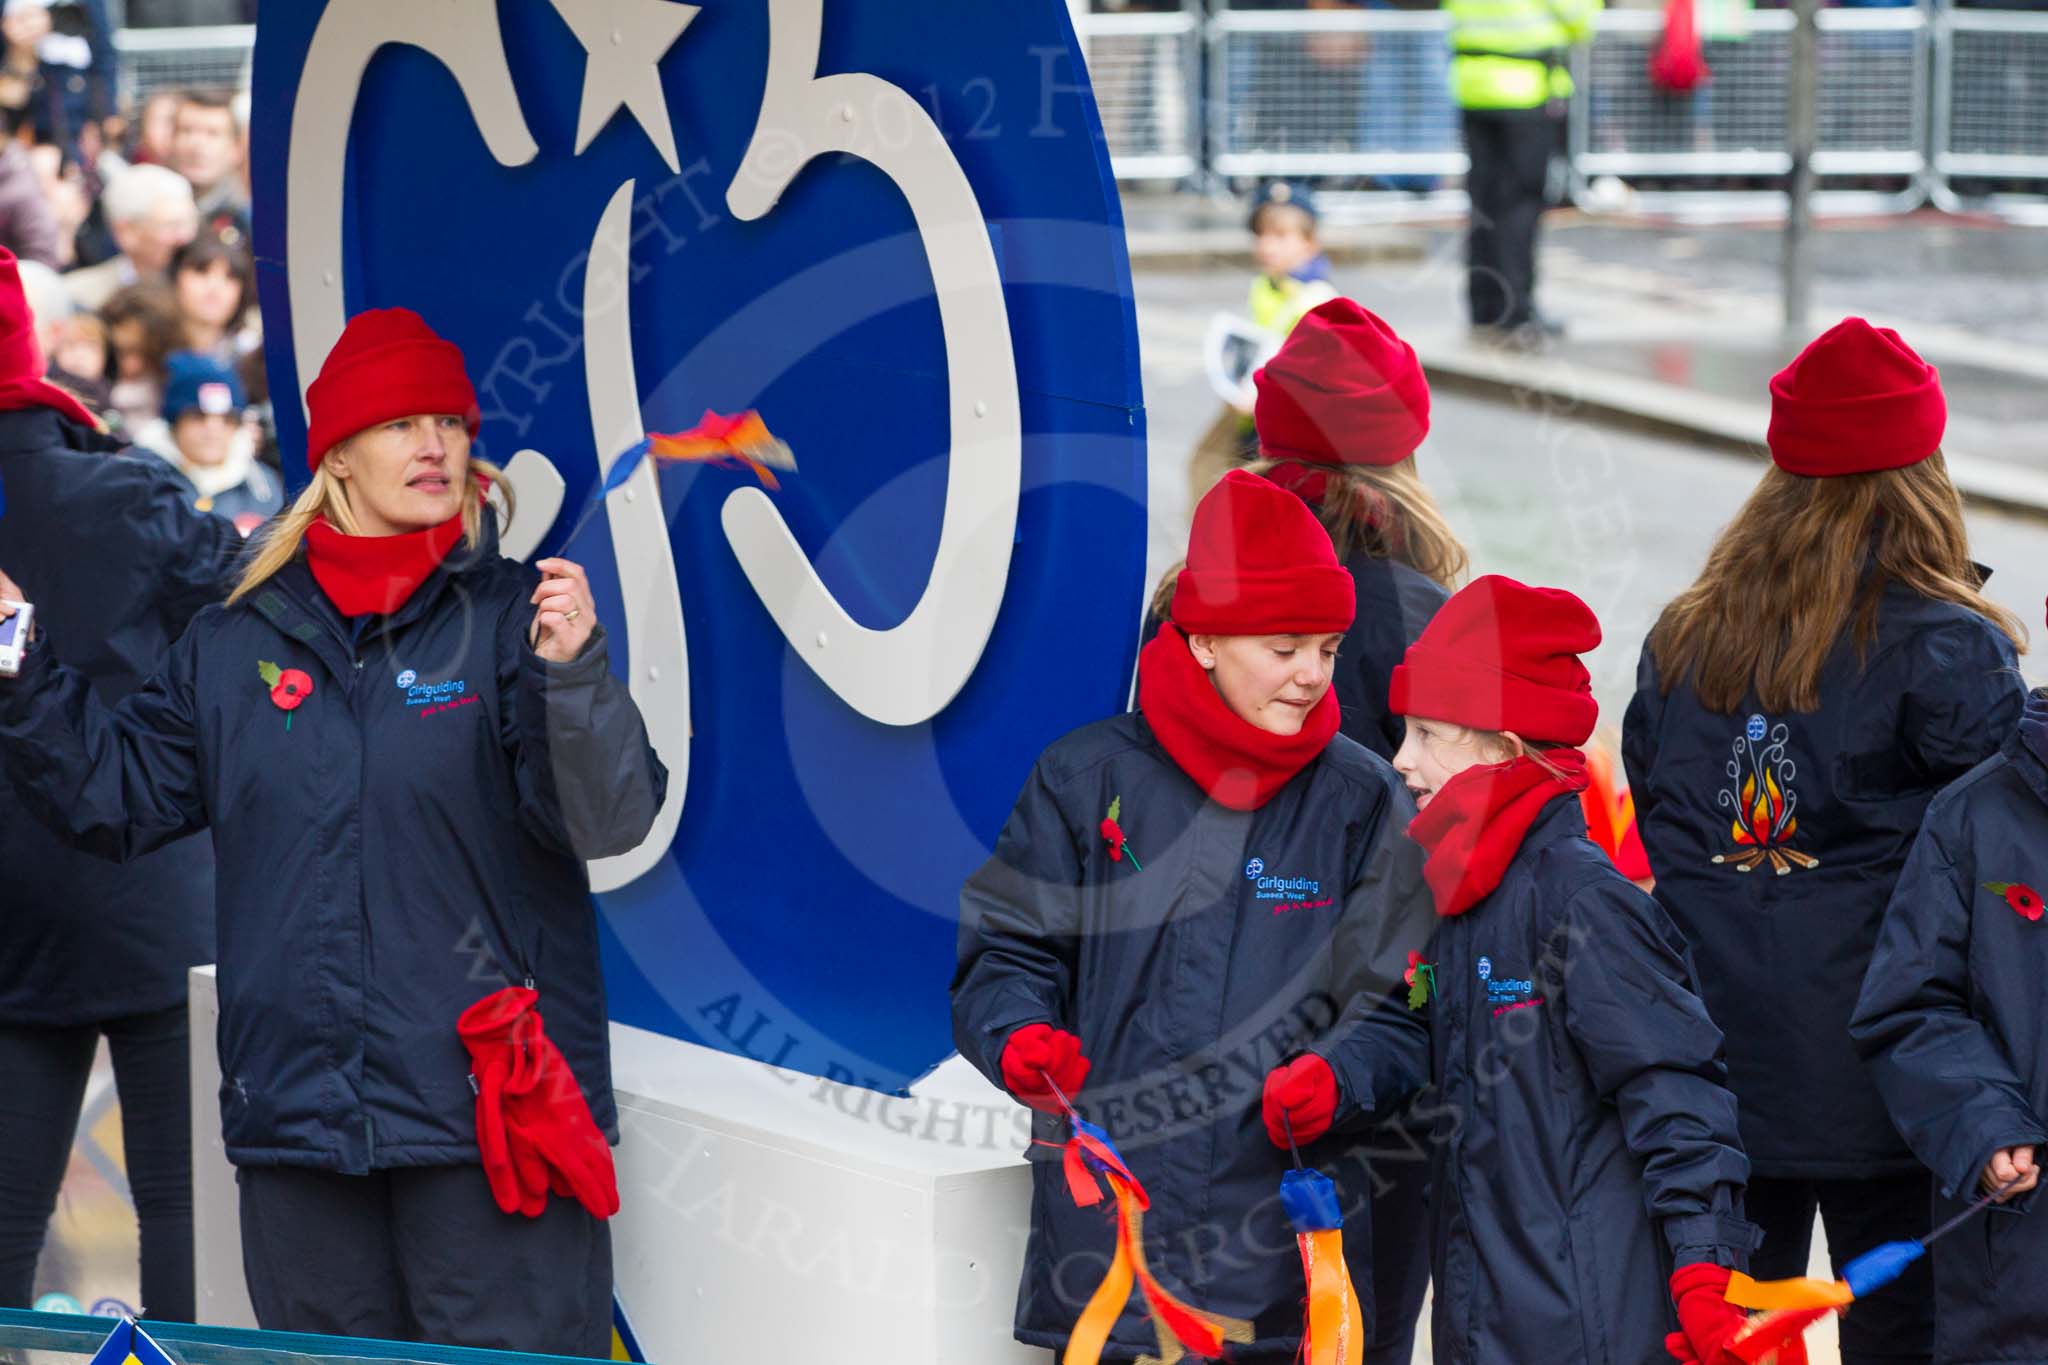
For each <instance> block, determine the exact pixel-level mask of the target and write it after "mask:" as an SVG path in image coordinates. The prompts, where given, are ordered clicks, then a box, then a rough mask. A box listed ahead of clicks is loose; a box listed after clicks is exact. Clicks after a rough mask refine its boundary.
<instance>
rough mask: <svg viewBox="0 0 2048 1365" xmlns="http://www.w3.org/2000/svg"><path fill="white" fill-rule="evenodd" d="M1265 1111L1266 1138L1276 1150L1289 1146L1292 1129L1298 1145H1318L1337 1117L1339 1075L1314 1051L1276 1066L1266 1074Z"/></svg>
mask: <svg viewBox="0 0 2048 1365" xmlns="http://www.w3.org/2000/svg"><path fill="white" fill-rule="evenodd" d="M1265 1110H1266V1136H1267V1137H1269V1138H1271V1139H1272V1140H1273V1145H1274V1146H1275V1147H1285V1146H1286V1145H1287V1133H1288V1129H1289V1128H1290V1127H1292V1129H1293V1132H1294V1140H1295V1141H1296V1142H1297V1143H1301V1142H1314V1141H1315V1140H1316V1139H1317V1138H1319V1137H1321V1136H1322V1135H1323V1134H1325V1133H1327V1132H1329V1131H1330V1120H1332V1119H1334V1118H1336V1117H1337V1073H1336V1072H1334V1071H1332V1070H1330V1064H1329V1063H1328V1062H1326V1061H1324V1060H1323V1059H1322V1058H1320V1057H1318V1056H1316V1055H1315V1054H1314V1053H1313V1052H1304V1053H1303V1054H1302V1055H1301V1056H1299V1057H1296V1058H1295V1059H1294V1060H1293V1061H1291V1062H1288V1063H1286V1064H1285V1065H1284V1066H1277V1067H1274V1068H1273V1069H1272V1070H1271V1071H1269V1072H1267V1073H1266V1106H1265ZM1283 1114H1284V1115H1286V1118H1287V1122H1286V1123H1284V1124H1283V1123H1282V1122H1281V1121H1280V1120H1281V1116H1282V1115H1283Z"/></svg>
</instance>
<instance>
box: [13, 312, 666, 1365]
mask: <svg viewBox="0 0 2048 1365" xmlns="http://www.w3.org/2000/svg"><path fill="white" fill-rule="evenodd" d="M307 399H308V404H309V407H310V409H311V415H312V420H311V431H310V434H309V439H308V456H309V459H308V462H309V464H310V465H311V466H312V470H313V477H312V482H311V483H310V484H309V485H308V487H307V488H306V490H305V492H303V493H302V494H301V495H300V496H299V498H298V500H297V501H296V502H295V503H294V504H293V505H292V506H291V507H289V508H288V509H286V510H285V511H284V512H283V513H282V514H280V515H279V516H278V517H277V518H276V519H275V520H273V522H272V523H271V529H270V530H269V531H268V532H267V533H266V535H265V537H264V539H263V540H262V541H261V542H260V546H259V548H258V549H257V551H256V553H255V555H254V557H253V559H252V560H251V561H250V562H249V564H248V566H247V567H246V569H245V570H244V571H243V573H242V577H241V580H240V583H239V584H238V586H237V587H236V588H235V590H234V593H233V595H232V597H231V598H230V599H229V602H228V604H227V606H225V607H224V608H223V607H213V608H209V609H208V610H207V611H205V612H203V613H201V614H200V615H199V617H198V618H197V619H196V620H195V621H194V622H193V624H192V626H191V628H190V629H189V630H188V631H187V632H186V633H185V635H184V636H183V638H182V639H181V640H180V641H179V642H178V643H177V644H176V645H175V646H174V647H173V648H172V649H171V651H170V653H169V654H168V655H167V656H166V657H165V659H164V660H163V662H162V665H161V671H159V672H158V674H157V675H156V676H155V677H154V678H152V679H151V680H150V681H149V682H148V683H146V684H145V685H144V686H143V687H142V688H141V689H140V690H139V691H137V692H136V693H134V694H133V695H132V696H130V697H128V698H127V699H126V700H124V701H123V702H122V703H121V704H120V705H119V706H118V707H116V708H114V709H112V710H109V709H107V708H105V707H104V706H102V705H101V704H99V703H98V702H97V701H95V700H94V699H93V697H92V696H91V694H90V692H89V690H88V688H87V686H86V683H85V679H84V678H83V677H82V676H81V675H80V674H78V673H76V672H74V671H73V670H72V669H70V668H68V667H66V666H64V665H63V664H61V663H59V662H58V661H57V659H56V658H54V657H53V650H52V647H51V645H50V644H49V643H48V642H39V643H38V644H37V645H36V646H35V647H34V648H32V649H31V651H30V653H29V656H28V660H27V663H26V665H25V666H24V668H23V669H22V671H21V674H20V676H19V677H18V678H13V679H8V678H0V764H4V767H5V770H6V773H7V775H8V776H9V777H11V778H12V779H13V781H14V783H15V785H16V787H17V788H18V789H19V790H20V792H21V794H22V797H23V800H24V802H25V803H26V804H27V805H29V807H30V808H31V809H32V810H33V811H34V812H35V813H36V814H37V816H38V817H40V818H41V819H43V820H44V821H45V823H47V824H49V825H50V827H51V828H52V829H53V830H55V831H56V832H57V833H58V834H59V835H60V837H63V838H65V839H67V840H68V841H70V842H71V843H73V844H74V845H76V846H77V847H80V848H83V849H86V850H88V851H91V852H94V853H98V854H100V855H102V856H105V857H108V858H113V859H125V858H129V857H133V856H137V855H140V854H142V853H145V852H147V851H148V850H150V849H153V848H156V847H158V846H159V845H162V844H164V843H166V842H167V841H169V840H172V839H175V838H177V837H178V836H180V835H183V834H188V833H191V832H193V831H196V830H199V829H210V830H211V831H212V834H213V843H214V848H215V851H216V855H217V859H218V869H219V875H218V881H217V891H216V921H217V926H218V934H219V956H218V958H217V961H218V963H219V968H220V1011H221V1012H220V1027H219V1047H220V1064H221V1076H222V1083H221V1097H220V1098H221V1123H222V1129H223V1135H224V1137H225V1139H226V1145H227V1154H228V1158H229V1160H231V1161H233V1162H234V1163H235V1165H236V1166H237V1168H238V1181H239V1185H240V1190H241V1226H242V1249H243V1263H244V1267H245V1269H246V1270H247V1272H248V1281H249V1292H250V1298H251V1300H252V1301H253V1303H254V1305H255V1308H256V1315H257V1319H258V1321H259V1322H260V1323H261V1324H262V1325H263V1326H264V1327H266V1328H273V1329H281V1330H288V1331H302V1332H320V1333H327V1334H332V1335H341V1336H358V1337H383V1338H399V1339H407V1340H415V1341H426V1342H434V1343H439V1344H446V1345H462V1346H486V1347H498V1348H504V1349H509V1350H518V1351H532V1352H548V1353H553V1354H558V1355H589V1356H604V1355H608V1354H609V1349H608V1348H609V1343H610V1332H611V1246H610V1240H609V1234H608V1232H607V1230H606V1224H605V1223H604V1222H603V1219H604V1218H606V1217H608V1216H609V1215H610V1214H611V1213H613V1212H615V1211H616V1210H617V1208H618V1193H617V1186H616V1182H615V1181H614V1179H613V1177H612V1170H611V1154H610V1149H609V1146H608V1145H607V1143H608V1139H612V1138H615V1136H616V1131H617V1120H616V1115H615V1111H614V1107H613V1101H612V1091H611V1083H610V1075H609V1068H608V1057H609V1051H608V1042H607V1033H606V1023H605V1007H604V982H603V979H602V977H601V975H600V972H599V967H598V957H597V935H596V925H595V921H594V919H593V917H592V910H591V906H590V896H589V882H588V879H587V878H586V876H585V873H584V862H585V860H587V859H592V858H600V857H606V856H610V855H613V854H617V853H622V852H625V851H626V850H628V849H631V848H632V847H634V846H635V845H636V844H638V843H639V841H640V840H641V839H642V838H643V837H644V836H645V835H646V833H647V831H648V829H649V828H650V827H651V825H652V823H653V819H654V814H655V812H656V810H657V809H658V808H659V806H660V803H661V796H662V791H663V787H664V784H665V782H666V773H665V771H664V769H663V768H662V765H661V763H660V761H659V760H658V759H656V757H655V756H654V754H653V752H652V750H651V749H650V748H649V747H648V744H647V737H646V733H645V730H644V728H643V727H642V725H641V722H640V716H639V713H638V712H637V711H636V710H635V709H634V706H633V702H632V700H631V698H630V697H629V696H628V695H627V692H626V689H625V688H624V687H623V686H622V685H620V684H619V682H618V681H617V680H616V679H615V678H614V677H613V676H612V672H611V668H610V662H609V658H608V653H607V648H606V639H605V635H604V632H603V630H602V628H601V627H600V626H599V625H598V623H597V619H596V608H595V606H594V604H593V602H592V600H591V596H590V589H589V587H588V586H587V584H586V583H585V581H584V575H583V571H582V570H581V569H580V568H578V567H577V566H576V565H574V564H571V563H569V562H568V561H566V560H547V561H543V562H542V563H541V564H540V565H539V566H537V569H538V571H536V570H535V569H528V568H526V567H524V566H522V565H519V564H516V563H513V562H512V561H510V560H507V559H505V558H503V557H501V556H500V555H499V554H498V552H497V543H498V542H497V536H498V519H497V517H496V516H495V515H494V514H493V510H492V508H491V505H490V503H489V502H488V501H487V490H488V481H489V480H490V478H491V477H492V475H493V473H494V471H493V470H492V469H491V467H490V466H489V465H486V464H484V463H483V462H482V461H481V460H476V459H473V458H471V453H470V443H471V441H472V440H473V438H474V437H475V434H476V430H477V405H476V396H475V393H474V391H473V390H472V388H471V386H470V382H469V379H468V376H467V374H466V373H465V371H464V366H463V362H462V355H461V353H460V352H459V351H458V350H457V349H456V348H455V347H454V346H453V345H452V344H450V343H449V342H447V341H445V340H443V339H441V338H440V337H438V336H436V335H435V334H434V332H433V331H432V330H431V329H430V328H429V327H428V326H427V325H426V323H425V322H423V321H422V320H421V319H420V318H419V317H418V316H417V315H416V314H414V313H411V312H409V311H407V310H405V309H397V308H393V309H383V310H379V311H376V312H370V313H365V314H362V315H360V316H358V317H356V318H354V319H353V320H351V321H350V323H349V325H348V328H347V330H345V331H344V332H343V334H342V337H341V339H340V340H339V341H338V342H337V343H336V344H335V347H334V350H333V352H332V353H330V354H329V356H328V358H327V361H326V363H325V364H324V365H323V366H322V367H321V371H320V375H319V377H318V378H317V379H316V380H315V381H314V382H313V384H312V386H311V388H310V390H309V391H308V395H307ZM15 595H16V594H15V592H14V591H13V585H12V584H11V583H10V582H9V581H8V580H7V579H6V577H5V576H4V575H0V599H6V598H10V597H13V596H15ZM4 610H6V609H5V608H0V611H4ZM43 619H44V618H43V617H41V616H38V617H37V623H38V624H39V625H40V624H41V622H42V621H43ZM48 624H49V627H50V633H51V638H53V639H55V640H57V641H60V642H61V641H63V640H65V639H67V638H68V635H67V632H66V623H65V622H64V621H63V620H62V619H59V618H58V617H56V616H52V617H50V618H49V621H48ZM493 976H496V977H500V978H501V979H504V980H507V981H509V982H512V983H517V984H512V985H508V986H506V988H504V989H502V990H498V991H494V992H489V993H488V994H487V993H486V992H487V989H488V988H487V987H486V986H481V985H479V984H478V982H479V981H480V980H484V981H488V980H489V979H490V978H492V977H493ZM479 996H482V997H483V999H481V1000H480V999H479ZM543 1009H544V1011H545V1026H543V1022H542V1013H543ZM551 1195H552V1196H553V1197H552V1198H551V1197H550V1196H551Z"/></svg>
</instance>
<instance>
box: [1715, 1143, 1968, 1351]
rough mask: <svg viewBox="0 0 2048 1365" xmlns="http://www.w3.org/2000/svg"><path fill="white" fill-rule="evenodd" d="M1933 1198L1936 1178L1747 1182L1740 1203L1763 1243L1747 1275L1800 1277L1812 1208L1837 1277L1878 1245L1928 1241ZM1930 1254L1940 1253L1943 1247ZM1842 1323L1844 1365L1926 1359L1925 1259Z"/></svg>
mask: <svg viewBox="0 0 2048 1365" xmlns="http://www.w3.org/2000/svg"><path fill="white" fill-rule="evenodd" d="M1933 1193H1934V1191H1933V1178H1932V1177H1931V1176H1929V1175H1927V1174H1926V1173H1925V1172H1921V1173H1919V1174H1917V1175H1903V1176H1883V1177H1879V1178H1877V1179H1871V1180H1773V1179H1769V1178H1765V1177H1755V1178H1752V1179H1751V1180H1750V1182H1749V1191H1748V1193H1747V1195H1745V1196H1744V1205H1745V1207H1746V1208H1747V1210H1748V1212H1749V1218H1750V1221H1751V1222H1753V1223H1755V1224H1756V1225H1757V1226H1758V1227H1760V1228H1762V1229H1763V1231H1764V1244H1763V1245H1762V1246H1761V1247H1759V1248H1758V1249H1757V1251H1756V1252H1755V1254H1753V1255H1752V1256H1751V1257H1750V1274H1752V1275H1754V1276H1755V1277H1756V1278H1757V1279H1759V1280H1782V1279H1788V1278H1790V1277H1792V1276H1795V1275H1804V1274H1805V1273H1806V1261H1807V1256H1808V1254H1809V1252H1810V1251H1811V1250H1812V1243H1813V1215H1814V1211H1815V1209H1816V1208H1817V1209H1818V1210H1819V1212H1820V1220H1821V1226H1822V1227H1824V1228H1826V1229H1827V1234H1828V1255H1829V1258H1830V1259H1831V1260H1833V1262H1834V1267H1835V1273H1836V1274H1838V1275H1839V1274H1840V1273H1841V1269H1842V1266H1843V1265H1844V1264H1845V1263H1847V1262H1848V1261H1851V1260H1853V1259H1855V1258H1856V1257H1858V1256H1860V1255H1862V1254H1863V1253H1864V1252H1866V1251H1868V1250H1870V1249H1871V1248H1872V1247H1874V1246H1877V1245H1878V1244H1880V1243H1882V1242H1897V1241H1904V1240H1905V1239H1907V1238H1911V1237H1923V1236H1925V1235H1926V1234H1927V1228H1928V1218H1929V1215H1930V1211H1931V1210H1932V1208H1933V1202H1934V1201H1933ZM1929 1254H1930V1255H1934V1256H1938V1255H1940V1254H1941V1251H1940V1248H1939V1247H1938V1246H1937V1247H1936V1248H1935V1249H1934V1250H1933V1251H1932V1252H1930V1253H1929ZM1841 1324H1842V1365H1902V1363H1903V1362H1907V1361H1931V1360H1932V1359H1933V1358H1934V1270H1933V1267H1932V1266H1931V1265H1929V1263H1928V1259H1927V1258H1926V1257H1922V1258H1921V1259H1920V1260H1918V1261H1916V1262H1915V1263H1914V1264H1913V1266H1912V1268H1911V1269H1909V1270H1908V1271H1907V1272H1906V1274H1905V1275H1904V1277H1902V1278H1901V1279H1900V1280H1899V1281H1898V1282H1897V1283H1895V1284H1893V1285H1891V1286H1890V1287H1889V1288H1887V1289H1886V1290H1885V1291H1884V1292H1883V1293H1881V1294H1872V1295H1871V1296H1870V1298H1869V1299H1868V1300H1860V1299H1859V1300H1858V1301H1857V1303H1856V1306H1855V1307H1854V1308H1853V1309H1851V1310H1850V1311H1849V1312H1847V1313H1845V1314H1843V1315H1842V1318H1841Z"/></svg>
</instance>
